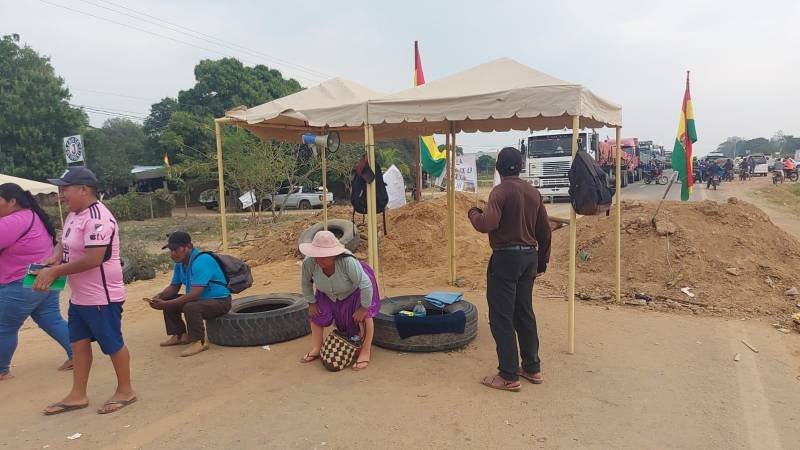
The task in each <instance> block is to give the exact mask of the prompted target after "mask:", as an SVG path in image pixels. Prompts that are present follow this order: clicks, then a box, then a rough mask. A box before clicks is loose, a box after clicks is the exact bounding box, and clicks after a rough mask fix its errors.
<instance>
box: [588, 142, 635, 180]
mask: <svg viewBox="0 0 800 450" xmlns="http://www.w3.org/2000/svg"><path fill="white" fill-rule="evenodd" d="M615 143H616V139H605V140H604V141H602V142H600V144H599V146H598V153H599V154H600V155H599V159H598V161H597V162H598V163H599V164H600V167H602V168H603V170H604V171H605V172H606V173H607V174H608V176H609V179H610V180H613V179H614V173H615V164H616V156H617V155H616V145H615ZM638 149H639V139H638V138H635V137H634V138H623V139H622V150H623V152H622V187H625V186H627V185H628V183H634V182H636V181H637V180H638V179H639V178H640V176H641V175H640V174H639V170H638V169H639V156H638Z"/></svg>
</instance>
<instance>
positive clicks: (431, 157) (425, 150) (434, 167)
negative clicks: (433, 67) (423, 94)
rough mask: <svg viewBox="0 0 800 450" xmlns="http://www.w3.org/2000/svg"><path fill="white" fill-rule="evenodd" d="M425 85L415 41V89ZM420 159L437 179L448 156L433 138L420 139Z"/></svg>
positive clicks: (422, 137) (423, 165) (427, 170)
mask: <svg viewBox="0 0 800 450" xmlns="http://www.w3.org/2000/svg"><path fill="white" fill-rule="evenodd" d="M423 84H425V74H424V73H423V72H422V59H421V58H420V56H419V44H418V43H417V41H414V87H416V86H421V85H423ZM419 159H420V164H421V165H422V169H423V170H424V171H425V172H428V173H429V174H431V176H432V177H434V178H437V177H439V176H441V175H442V172H444V167H445V165H446V162H445V161H446V159H447V154H446V153H445V152H443V151H441V150H439V147H438V146H437V145H436V141H434V140H433V136H420V137H419Z"/></svg>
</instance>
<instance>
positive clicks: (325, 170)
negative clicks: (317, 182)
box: [320, 145, 328, 231]
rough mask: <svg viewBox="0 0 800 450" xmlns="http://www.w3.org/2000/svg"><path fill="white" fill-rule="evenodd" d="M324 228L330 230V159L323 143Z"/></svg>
mask: <svg viewBox="0 0 800 450" xmlns="http://www.w3.org/2000/svg"><path fill="white" fill-rule="evenodd" d="M320 147H322V148H321V149H320V154H321V156H322V229H323V230H325V231H327V230H328V161H327V160H326V158H325V146H324V145H322V146H320Z"/></svg>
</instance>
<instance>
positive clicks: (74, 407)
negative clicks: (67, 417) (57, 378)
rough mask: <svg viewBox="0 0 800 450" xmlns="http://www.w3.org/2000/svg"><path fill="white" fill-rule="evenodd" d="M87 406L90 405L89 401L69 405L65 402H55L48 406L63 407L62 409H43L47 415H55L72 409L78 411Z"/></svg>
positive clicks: (43, 412)
mask: <svg viewBox="0 0 800 450" xmlns="http://www.w3.org/2000/svg"><path fill="white" fill-rule="evenodd" d="M87 406H89V404H88V403H84V404H83V405H67V404H64V403H53V404H52V405H50V406H48V408H61V409H59V410H57V411H47V410H44V411H42V414H44V415H45V416H55V415H56V414H61V413H65V412H70V411H77V410H79V409H83V408H86V407H87Z"/></svg>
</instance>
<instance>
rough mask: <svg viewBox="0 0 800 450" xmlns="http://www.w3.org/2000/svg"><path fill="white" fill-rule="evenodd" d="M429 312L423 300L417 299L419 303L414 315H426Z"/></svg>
mask: <svg viewBox="0 0 800 450" xmlns="http://www.w3.org/2000/svg"><path fill="white" fill-rule="evenodd" d="M427 314H428V311H426V310H425V305H423V304H422V300H417V304H416V305H415V306H414V316H416V317H425V316H426V315H427Z"/></svg>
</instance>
